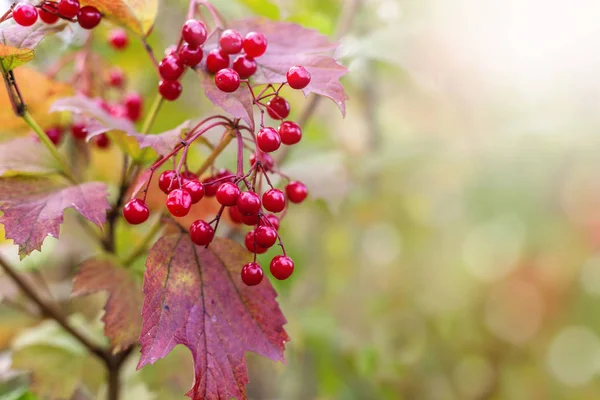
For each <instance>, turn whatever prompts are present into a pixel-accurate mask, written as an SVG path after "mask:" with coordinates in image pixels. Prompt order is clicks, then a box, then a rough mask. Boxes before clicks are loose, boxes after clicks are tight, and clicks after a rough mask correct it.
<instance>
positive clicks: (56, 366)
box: [12, 316, 103, 399]
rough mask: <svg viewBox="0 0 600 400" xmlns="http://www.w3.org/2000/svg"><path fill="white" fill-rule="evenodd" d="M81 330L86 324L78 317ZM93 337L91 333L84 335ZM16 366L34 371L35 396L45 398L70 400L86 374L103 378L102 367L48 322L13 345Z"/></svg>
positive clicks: (30, 331)
mask: <svg viewBox="0 0 600 400" xmlns="http://www.w3.org/2000/svg"><path fill="white" fill-rule="evenodd" d="M70 322H71V323H73V324H74V325H76V326H78V327H79V329H81V327H82V326H83V325H84V324H85V322H84V321H83V320H82V318H78V317H77V316H74V317H72V318H70ZM84 333H85V334H86V335H89V331H85V332H84ZM12 349H13V354H12V361H13V367H14V368H16V369H23V370H26V371H31V373H32V376H33V379H32V382H33V383H32V387H31V389H32V390H33V391H34V393H36V394H38V395H39V396H41V397H43V398H61V399H62V398H70V396H71V395H72V394H73V392H74V391H75V389H76V388H77V387H78V385H79V384H80V382H81V381H82V379H83V376H84V374H91V373H93V374H94V375H99V376H101V375H102V373H103V368H102V365H101V364H100V363H99V362H98V361H97V360H95V359H93V358H92V356H90V355H89V353H88V351H87V349H86V348H85V347H83V345H81V344H80V343H79V342H78V341H76V340H75V339H74V338H73V337H72V336H70V335H69V334H68V333H67V332H65V331H64V330H63V329H62V328H61V327H60V326H58V324H56V322H54V321H44V322H42V323H40V324H39V325H37V326H35V327H33V328H30V329H28V330H26V331H24V332H22V333H21V334H20V335H19V336H18V337H17V338H16V339H15V340H14V341H13V344H12Z"/></svg>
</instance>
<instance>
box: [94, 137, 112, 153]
mask: <svg viewBox="0 0 600 400" xmlns="http://www.w3.org/2000/svg"><path fill="white" fill-rule="evenodd" d="M94 142H95V143H96V147H98V148H99V149H107V148H108V146H110V139H109V137H108V135H107V134H106V133H101V134H99V135H97V136H94Z"/></svg>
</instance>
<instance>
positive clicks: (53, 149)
mask: <svg viewBox="0 0 600 400" xmlns="http://www.w3.org/2000/svg"><path fill="white" fill-rule="evenodd" d="M23 119H24V120H25V122H27V125H29V126H30V127H31V129H33V131H34V132H35V133H36V135H37V136H38V138H39V139H40V141H41V142H42V143H43V144H44V146H46V148H47V149H48V151H50V154H52V157H54V159H55V160H56V162H58V165H59V166H60V170H61V172H62V174H63V175H64V176H65V177H66V178H67V179H68V180H70V181H71V182H72V183H77V179H76V178H75V176H74V175H73V173H72V172H71V169H70V168H69V164H67V162H66V160H65V159H64V158H63V157H62V156H61V154H60V153H59V152H58V150H57V149H56V146H55V145H54V143H52V141H51V140H50V138H49V137H48V135H46V132H44V130H43V129H42V127H41V126H39V125H38V123H37V122H36V121H35V120H34V119H33V117H32V116H31V114H29V111H27V110H26V111H25V114H23Z"/></svg>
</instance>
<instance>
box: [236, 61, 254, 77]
mask: <svg viewBox="0 0 600 400" xmlns="http://www.w3.org/2000/svg"><path fill="white" fill-rule="evenodd" d="M233 69H234V70H235V71H236V72H237V73H238V74H239V75H240V78H242V79H248V78H250V77H251V76H252V75H254V73H255V72H256V61H254V59H253V58H250V57H248V56H245V55H241V56H238V57H237V58H236V59H235V61H234V62H233Z"/></svg>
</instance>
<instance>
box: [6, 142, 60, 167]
mask: <svg viewBox="0 0 600 400" xmlns="http://www.w3.org/2000/svg"><path fill="white" fill-rule="evenodd" d="M57 170H58V165H57V163H56V160H55V159H54V157H52V156H51V155H50V152H49V151H48V149H47V148H46V147H45V146H44V145H43V144H42V143H41V142H40V141H39V140H37V138H35V137H33V136H26V137H19V138H15V139H12V140H9V141H6V142H1V143H0V176H1V175H5V174H6V173H9V172H11V173H18V174H23V173H26V174H48V173H51V172H56V171H57Z"/></svg>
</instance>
